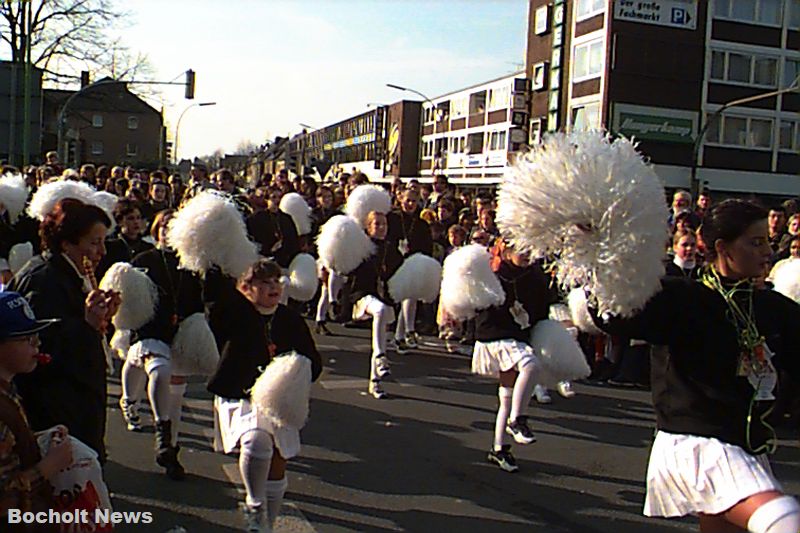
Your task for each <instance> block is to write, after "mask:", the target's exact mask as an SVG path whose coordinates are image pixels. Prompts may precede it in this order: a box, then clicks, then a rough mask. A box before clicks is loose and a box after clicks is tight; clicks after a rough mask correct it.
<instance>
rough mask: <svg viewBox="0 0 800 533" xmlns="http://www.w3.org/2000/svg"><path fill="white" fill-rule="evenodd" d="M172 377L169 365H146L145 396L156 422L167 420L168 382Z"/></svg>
mask: <svg viewBox="0 0 800 533" xmlns="http://www.w3.org/2000/svg"><path fill="white" fill-rule="evenodd" d="M171 375H172V372H171V369H170V366H169V364H162V365H159V366H156V365H147V377H148V378H149V379H148V382H147V396H148V397H149V398H150V408H151V409H152V410H153V417H154V418H155V419H156V422H162V421H166V420H169V396H170V391H169V380H170V377H171Z"/></svg>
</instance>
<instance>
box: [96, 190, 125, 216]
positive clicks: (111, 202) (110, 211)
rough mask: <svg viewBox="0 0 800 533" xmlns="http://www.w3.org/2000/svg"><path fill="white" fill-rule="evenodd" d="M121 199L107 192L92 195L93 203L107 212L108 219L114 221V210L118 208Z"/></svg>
mask: <svg viewBox="0 0 800 533" xmlns="http://www.w3.org/2000/svg"><path fill="white" fill-rule="evenodd" d="M117 202H119V197H118V196H117V195H115V194H111V193H110V192H106V191H98V192H96V193H94V194H92V203H93V204H94V205H96V206H97V207H99V208H100V209H102V210H103V211H105V212H106V214H107V215H108V218H110V219H111V220H114V208H115V207H117Z"/></svg>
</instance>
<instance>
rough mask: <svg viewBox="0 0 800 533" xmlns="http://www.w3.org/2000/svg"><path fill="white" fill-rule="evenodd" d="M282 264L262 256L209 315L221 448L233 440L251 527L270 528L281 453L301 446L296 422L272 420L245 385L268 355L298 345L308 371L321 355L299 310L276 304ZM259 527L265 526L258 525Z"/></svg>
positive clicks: (279, 489)
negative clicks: (308, 363) (278, 423)
mask: <svg viewBox="0 0 800 533" xmlns="http://www.w3.org/2000/svg"><path fill="white" fill-rule="evenodd" d="M280 278H281V268H280V266H279V265H278V264H277V263H275V262H274V261H272V260H268V259H261V260H259V261H258V262H256V263H255V264H254V265H253V266H251V267H250V268H249V269H248V271H247V272H245V274H244V275H243V276H242V278H241V279H240V280H239V282H238V283H237V288H236V290H227V291H223V292H222V293H221V294H220V297H219V299H218V300H217V302H216V303H215V305H214V307H213V309H212V311H211V316H210V317H209V321H210V324H211V329H212V331H213V332H214V336H215V337H216V340H217V346H218V348H219V351H220V356H221V357H220V361H219V366H218V367H217V371H216V372H215V374H214V375H213V376H212V377H211V380H210V381H209V383H208V390H209V391H211V392H212V393H214V394H215V395H216V398H215V400H214V409H215V415H216V417H217V420H218V422H219V430H220V435H219V440H221V441H222V449H223V450H224V451H225V452H226V453H230V452H231V451H233V449H234V448H235V447H236V446H237V445H238V446H239V447H240V452H239V469H240V472H241V475H242V480H243V481H244V485H245V489H246V491H247V498H246V500H245V505H244V508H243V510H244V514H245V518H246V520H247V522H248V527H249V528H250V529H249V531H263V530H267V531H271V529H269V528H267V527H266V526H267V525H272V524H273V523H274V521H275V519H276V518H277V516H278V512H279V510H280V506H281V502H282V501H283V494H284V493H285V492H286V486H287V482H286V476H285V472H286V461H287V459H291V458H292V457H294V456H295V455H297V453H298V452H299V451H300V432H299V428H292V427H288V426H280V427H278V426H274V425H273V424H271V423H270V422H269V421H268V420H267V419H266V418H264V417H263V416H261V415H259V414H258V412H257V411H256V410H255V409H254V408H253V406H252V405H251V403H250V390H251V389H252V387H253V385H254V384H255V382H256V379H257V378H258V376H259V375H260V374H261V372H262V371H263V369H264V367H266V366H267V365H268V364H269V362H270V361H271V360H272V358H273V357H275V356H279V355H281V354H284V353H287V352H291V351H296V352H297V353H299V354H302V355H304V356H306V357H308V358H309V359H310V360H311V379H312V380H313V381H316V379H317V378H318V377H319V375H320V373H321V372H322V360H321V358H320V355H319V352H318V351H317V348H316V345H315V344H314V340H313V338H312V337H311V332H310V331H309V329H308V326H306V323H305V321H304V320H303V318H302V317H301V316H300V315H299V314H298V313H297V312H295V311H293V310H291V309H289V308H288V307H286V306H285V305H283V304H280V299H281V296H282V294H281V293H282V292H283V285H282V283H281V280H280ZM259 528H263V529H259Z"/></svg>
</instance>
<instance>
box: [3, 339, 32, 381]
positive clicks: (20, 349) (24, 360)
mask: <svg viewBox="0 0 800 533" xmlns="http://www.w3.org/2000/svg"><path fill="white" fill-rule="evenodd" d="M40 344H41V343H40V342H39V335H37V334H34V335H26V336H24V337H15V338H12V339H6V340H4V341H1V342H0V345H1V346H2V348H3V361H2V368H3V371H4V373H5V374H7V375H9V376H15V375H17V374H27V373H28V372H32V371H33V369H34V368H36V356H37V355H38V354H39V346H40Z"/></svg>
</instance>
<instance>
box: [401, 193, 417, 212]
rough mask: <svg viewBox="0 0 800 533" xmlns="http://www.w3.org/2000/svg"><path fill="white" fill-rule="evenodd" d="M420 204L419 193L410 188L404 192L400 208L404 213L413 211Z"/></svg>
mask: <svg viewBox="0 0 800 533" xmlns="http://www.w3.org/2000/svg"><path fill="white" fill-rule="evenodd" d="M418 206H419V195H418V194H417V193H416V192H414V191H413V190H411V189H409V190H407V191H406V192H405V194H403V199H402V201H401V202H400V208H401V209H402V210H403V213H413V212H415V211H416V210H417V207H418Z"/></svg>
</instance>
